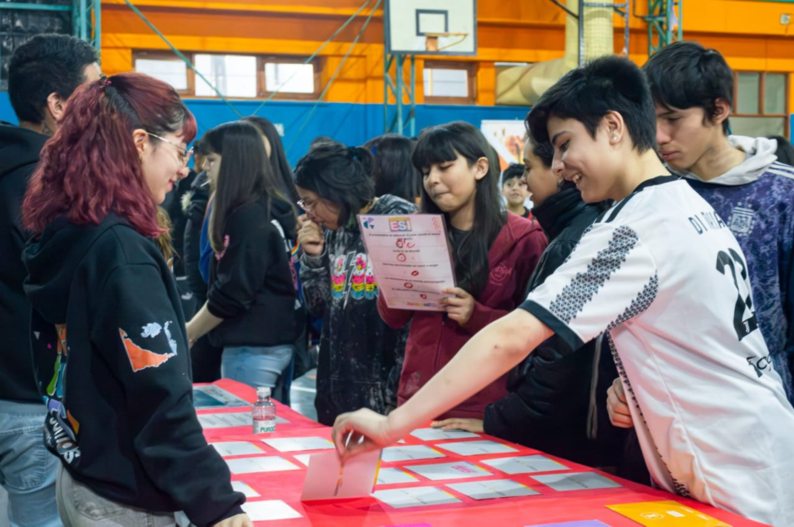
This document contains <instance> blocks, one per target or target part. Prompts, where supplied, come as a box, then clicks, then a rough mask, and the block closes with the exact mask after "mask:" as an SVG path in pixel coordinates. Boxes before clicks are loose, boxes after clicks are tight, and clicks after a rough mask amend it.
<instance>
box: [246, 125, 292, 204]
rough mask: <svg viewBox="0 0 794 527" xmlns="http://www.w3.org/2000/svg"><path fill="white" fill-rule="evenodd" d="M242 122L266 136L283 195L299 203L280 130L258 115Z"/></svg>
mask: <svg viewBox="0 0 794 527" xmlns="http://www.w3.org/2000/svg"><path fill="white" fill-rule="evenodd" d="M242 120H243V121H248V122H249V123H251V124H252V125H254V126H256V127H257V129H258V130H259V132H261V134H262V136H264V138H265V141H266V143H265V150H266V151H267V158H268V161H270V166H271V167H272V168H273V174H274V175H275V178H276V183H277V184H278V188H279V190H280V192H281V194H283V195H284V196H285V197H286V198H287V199H289V201H290V203H295V202H296V201H298V191H297V190H295V180H294V178H293V176H292V169H291V168H290V167H289V162H288V161H287V154H286V152H284V145H283V144H282V142H281V135H279V133H278V130H277V129H276V127H275V126H274V125H273V123H271V122H270V121H269V120H267V119H265V118H264V117H259V116H258V115H249V116H248V117H243V119H242Z"/></svg>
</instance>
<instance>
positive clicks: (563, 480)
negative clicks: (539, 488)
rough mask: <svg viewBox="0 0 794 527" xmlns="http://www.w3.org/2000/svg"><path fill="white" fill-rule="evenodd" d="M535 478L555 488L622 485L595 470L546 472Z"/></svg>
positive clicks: (580, 488) (574, 488)
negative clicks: (563, 472) (560, 472)
mask: <svg viewBox="0 0 794 527" xmlns="http://www.w3.org/2000/svg"><path fill="white" fill-rule="evenodd" d="M532 478H533V479H535V480H537V481H540V482H541V483H543V484H544V485H548V486H549V487H551V488H553V489H554V490H561V491H565V490H587V489H611V488H615V487H620V485H619V484H617V483H615V482H614V481H612V480H611V479H608V478H605V477H604V476H602V475H600V474H596V473H595V472H569V473H566V474H546V475H543V476H532Z"/></svg>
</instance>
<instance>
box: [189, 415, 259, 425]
mask: <svg viewBox="0 0 794 527" xmlns="http://www.w3.org/2000/svg"><path fill="white" fill-rule="evenodd" d="M198 420H199V424H200V425H201V427H202V428H232V427H235V426H248V427H250V426H252V423H253V421H252V420H251V413H250V412H234V413H222V414H199V416H198Z"/></svg>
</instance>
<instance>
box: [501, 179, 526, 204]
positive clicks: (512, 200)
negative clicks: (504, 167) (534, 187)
mask: <svg viewBox="0 0 794 527" xmlns="http://www.w3.org/2000/svg"><path fill="white" fill-rule="evenodd" d="M502 196H504V197H505V199H506V200H507V203H508V204H509V205H510V206H511V207H514V208H518V207H523V206H524V202H525V201H526V199H527V198H528V197H529V190H527V182H526V180H525V179H524V178H523V177H522V176H516V177H512V178H510V179H508V180H507V181H505V182H504V185H502Z"/></svg>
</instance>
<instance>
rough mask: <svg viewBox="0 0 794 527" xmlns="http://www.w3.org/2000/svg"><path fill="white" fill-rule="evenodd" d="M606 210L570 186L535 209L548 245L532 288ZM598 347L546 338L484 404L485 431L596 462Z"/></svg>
mask: <svg viewBox="0 0 794 527" xmlns="http://www.w3.org/2000/svg"><path fill="white" fill-rule="evenodd" d="M602 210H603V209H602V208H601V207H600V206H599V205H588V204H585V203H584V202H583V201H582V198H581V196H580V195H579V191H577V190H576V189H575V188H570V187H569V188H565V189H563V190H561V191H560V192H558V193H557V194H555V195H554V196H551V197H550V198H548V199H547V200H546V201H545V202H544V203H543V204H542V205H540V206H538V207H535V208H534V209H532V213H533V214H534V216H535V218H537V220H538V221H539V222H540V225H541V226H542V227H543V230H544V231H545V233H546V235H547V236H548V238H549V245H548V247H547V248H546V250H545V251H544V252H543V255H541V257H540V261H539V262H538V265H537V267H536V268H535V271H534V273H533V274H532V277H531V278H530V280H529V285H528V287H527V290H528V291H531V290H532V289H534V288H536V287H537V286H539V285H540V284H542V283H543V281H544V280H546V278H548V277H549V275H551V274H552V273H553V272H554V271H555V270H556V269H557V268H558V267H559V266H560V265H562V263H563V262H564V261H565V259H566V258H567V257H568V255H570V254H571V252H572V251H573V249H574V247H576V244H577V243H578V242H579V238H580V237H581V236H582V233H583V232H584V230H585V229H586V228H587V227H588V226H590V224H592V222H593V221H594V220H595V219H596V217H598V215H599V214H600V213H601V211H602ZM594 347H595V345H594V342H590V343H588V344H585V345H584V346H583V347H581V348H579V349H578V350H576V351H575V352H573V353H570V354H569V353H566V351H567V350H569V348H568V347H567V346H566V345H565V344H564V343H562V342H561V341H558V339H557V337H556V336H554V337H551V338H550V339H548V340H547V341H545V342H543V343H542V344H541V345H540V346H538V347H537V348H536V349H535V351H534V352H533V353H532V354H531V355H530V356H529V357H528V358H527V360H526V361H524V363H522V364H521V365H520V366H519V367H518V368H517V369H516V370H515V371H514V372H513V373H512V375H511V378H510V383H509V386H508V388H509V390H510V393H508V395H507V396H506V397H504V398H503V399H500V400H499V401H496V402H494V403H492V404H490V405H488V406H487V407H486V410H485V422H484V428H485V432H486V433H488V434H491V435H495V436H497V437H502V438H505V439H508V440H510V441H514V442H517V443H521V444H523V445H527V446H530V447H532V448H537V449H539V450H543V451H545V452H548V453H550V454H553V455H558V456H561V457H565V458H567V459H571V460H573V461H579V462H585V463H591V462H593V459H592V455H591V454H592V452H591V450H592V445H590V444H589V441H588V438H587V415H588V408H589V402H590V380H591V373H592V371H593V352H594ZM610 381H611V379H610Z"/></svg>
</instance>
